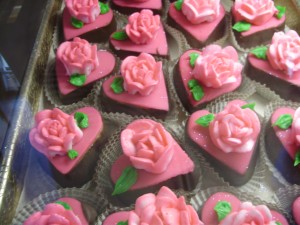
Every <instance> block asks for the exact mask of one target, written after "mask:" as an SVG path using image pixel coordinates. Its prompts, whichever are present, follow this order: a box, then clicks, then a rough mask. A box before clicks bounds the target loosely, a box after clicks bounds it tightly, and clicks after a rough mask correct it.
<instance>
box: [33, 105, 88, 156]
mask: <svg viewBox="0 0 300 225" xmlns="http://www.w3.org/2000/svg"><path fill="white" fill-rule="evenodd" d="M82 136H83V132H82V131H81V129H80V128H79V127H78V126H77V124H76V121H75V119H74V117H73V116H70V115H68V114H66V113H64V112H63V111H61V110H60V109H58V108H54V109H53V110H49V109H46V110H43V111H40V112H38V113H37V114H36V115H35V127H33V128H32V129H31V131H30V133H29V139H30V142H31V144H32V145H33V147H34V148H36V150H38V151H39V152H41V153H43V154H44V155H46V156H50V157H54V156H56V155H66V154H67V152H68V150H70V149H72V148H73V145H74V144H76V143H77V142H79V141H80V140H81V138H82Z"/></svg>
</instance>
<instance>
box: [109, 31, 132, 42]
mask: <svg viewBox="0 0 300 225" xmlns="http://www.w3.org/2000/svg"><path fill="white" fill-rule="evenodd" d="M111 37H112V38H113V39H115V40H118V41H123V40H126V39H128V35H127V34H126V32H125V31H116V32H114V33H113V34H112V36H111Z"/></svg>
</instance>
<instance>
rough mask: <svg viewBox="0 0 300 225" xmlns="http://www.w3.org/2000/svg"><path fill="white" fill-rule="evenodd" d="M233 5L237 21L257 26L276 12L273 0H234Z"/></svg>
mask: <svg viewBox="0 0 300 225" xmlns="http://www.w3.org/2000/svg"><path fill="white" fill-rule="evenodd" d="M233 7H234V11H235V16H236V20H237V21H246V22H248V23H251V24H253V25H258V26H259V25H262V24H264V23H266V22H267V21H268V20H270V19H271V18H272V17H273V16H274V14H276V13H277V12H278V10H277V9H276V8H275V6H274V2H273V0H259V1H258V0H236V1H235V3H234V6H233Z"/></svg>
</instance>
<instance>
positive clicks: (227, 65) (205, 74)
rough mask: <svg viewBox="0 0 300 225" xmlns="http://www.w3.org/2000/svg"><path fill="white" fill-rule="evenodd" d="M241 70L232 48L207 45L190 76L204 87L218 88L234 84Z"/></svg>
mask: <svg viewBox="0 0 300 225" xmlns="http://www.w3.org/2000/svg"><path fill="white" fill-rule="evenodd" d="M242 69H243V66H242V64H241V63H239V60H238V54H237V51H236V50H235V49H234V48H233V47H231V46H227V47H225V48H224V49H222V48H221V47H220V46H219V45H209V46H208V47H206V48H204V50H203V52H202V54H201V55H199V57H198V58H197V60H196V63H195V67H194V68H193V71H192V75H193V76H194V77H195V78H196V79H197V80H199V81H200V82H201V83H202V84H204V85H205V86H206V87H213V88H219V87H221V86H223V85H224V84H230V83H234V82H236V81H237V80H238V79H239V78H240V77H241V72H242Z"/></svg>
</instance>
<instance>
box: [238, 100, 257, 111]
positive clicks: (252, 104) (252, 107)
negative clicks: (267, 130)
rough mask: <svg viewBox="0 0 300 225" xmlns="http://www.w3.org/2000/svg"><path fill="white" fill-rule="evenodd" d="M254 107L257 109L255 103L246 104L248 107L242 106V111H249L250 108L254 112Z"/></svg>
mask: <svg viewBox="0 0 300 225" xmlns="http://www.w3.org/2000/svg"><path fill="white" fill-rule="evenodd" d="M254 107H255V102H253V103H249V104H246V105H242V106H241V108H242V109H247V108H249V109H252V110H253V111H254Z"/></svg>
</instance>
